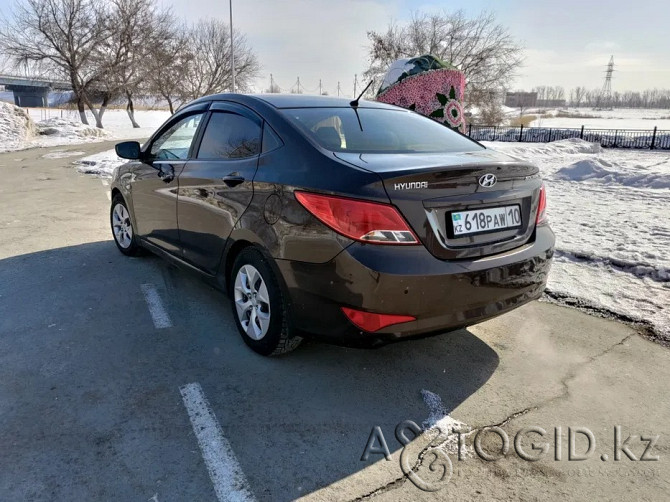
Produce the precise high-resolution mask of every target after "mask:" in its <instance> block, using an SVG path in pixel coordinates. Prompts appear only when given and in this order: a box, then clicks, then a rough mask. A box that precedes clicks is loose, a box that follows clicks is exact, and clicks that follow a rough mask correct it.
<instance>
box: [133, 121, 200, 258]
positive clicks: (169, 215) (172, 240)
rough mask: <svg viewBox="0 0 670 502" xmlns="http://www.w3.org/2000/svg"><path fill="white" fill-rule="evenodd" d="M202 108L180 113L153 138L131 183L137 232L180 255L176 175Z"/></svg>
mask: <svg viewBox="0 0 670 502" xmlns="http://www.w3.org/2000/svg"><path fill="white" fill-rule="evenodd" d="M205 113H206V112H205V111H204V110H192V111H185V112H184V113H180V114H179V115H178V116H176V117H175V118H174V120H171V121H170V122H168V123H167V124H165V126H164V127H163V129H162V130H161V131H160V132H159V133H158V134H156V135H155V136H154V138H152V140H151V142H150V143H149V145H148V146H147V147H146V148H145V149H144V152H143V154H142V162H141V163H139V164H138V166H137V167H136V168H135V169H134V172H133V178H132V183H131V191H132V201H133V212H134V215H135V223H136V227H137V233H138V234H139V236H140V237H141V238H142V239H145V240H146V241H148V242H149V243H151V244H154V245H156V246H159V247H161V248H163V249H165V250H166V251H168V252H170V253H172V254H175V255H177V256H181V244H180V241H179V230H178V227H177V187H178V181H177V177H178V175H179V173H180V172H181V170H182V168H183V167H184V164H185V163H186V161H187V159H188V158H189V155H190V151H191V148H192V146H193V143H194V139H195V137H196V134H197V132H198V129H199V126H200V123H201V122H202V119H203V118H204V116H205Z"/></svg>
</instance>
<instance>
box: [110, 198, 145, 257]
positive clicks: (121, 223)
mask: <svg viewBox="0 0 670 502" xmlns="http://www.w3.org/2000/svg"><path fill="white" fill-rule="evenodd" d="M109 219H110V223H111V226H112V235H113V236H114V242H116V247H118V248H119V251H121V252H122V253H123V254H125V255H128V256H134V255H136V254H137V253H138V252H139V251H140V246H139V244H137V237H136V236H135V231H134V229H133V223H132V221H131V219H130V211H129V210H128V206H127V205H126V201H125V200H124V198H123V196H122V195H121V194H118V193H117V194H116V195H115V196H114V198H113V199H112V207H111V209H110V214H109Z"/></svg>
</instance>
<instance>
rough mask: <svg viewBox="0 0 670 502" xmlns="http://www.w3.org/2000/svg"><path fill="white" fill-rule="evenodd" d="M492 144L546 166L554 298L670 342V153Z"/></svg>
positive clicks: (577, 143)
mask: <svg viewBox="0 0 670 502" xmlns="http://www.w3.org/2000/svg"><path fill="white" fill-rule="evenodd" d="M485 145H486V146H487V147H488V148H492V149H495V150H499V151H502V152H505V153H508V154H510V155H513V156H515V157H519V158H523V159H526V160H529V161H531V162H533V163H535V164H536V165H538V166H539V167H540V171H541V173H542V176H543V178H544V180H545V184H546V187H547V199H548V209H547V212H548V215H549V219H550V223H551V226H552V228H553V230H554V232H555V233H556V240H557V243H556V248H557V251H556V256H555V259H554V265H553V267H552V271H551V273H550V275H549V282H548V290H549V292H550V294H554V295H555V296H557V297H561V298H571V299H576V300H578V301H579V303H581V304H582V305H587V306H590V307H594V308H596V309H600V310H605V311H609V312H611V313H613V314H616V315H618V316H621V317H622V318H628V319H632V320H636V321H641V322H643V323H650V324H651V326H652V327H653V328H654V329H655V330H656V332H658V333H659V334H661V335H662V336H664V337H666V338H670V312H669V311H668V306H670V260H668V249H670V219H669V218H668V211H669V210H670V190H669V189H670V153H668V152H660V151H648V150H619V149H602V148H600V146H599V145H596V144H590V143H586V142H585V141H582V140H579V139H570V140H563V141H555V142H553V143H499V142H489V143H485Z"/></svg>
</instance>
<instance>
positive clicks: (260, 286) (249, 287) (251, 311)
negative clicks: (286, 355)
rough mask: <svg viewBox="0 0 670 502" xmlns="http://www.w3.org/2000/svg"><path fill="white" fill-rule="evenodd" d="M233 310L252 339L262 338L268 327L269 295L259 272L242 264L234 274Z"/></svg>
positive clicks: (251, 266)
mask: <svg viewBox="0 0 670 502" xmlns="http://www.w3.org/2000/svg"><path fill="white" fill-rule="evenodd" d="M234 296H235V310H236V312H237V318H238V319H239V321H240V324H241V325H242V328H243V329H244V331H245V333H246V334H247V336H249V338H251V339H252V340H260V339H261V338H263V337H264V336H265V335H266V334H267V332H268V329H269V327H270V296H269V294H268V288H267V286H266V284H265V281H264V280H263V277H262V276H261V274H260V272H259V271H258V270H257V269H256V268H255V267H254V266H253V265H249V264H247V265H243V266H242V267H240V269H239V270H238V272H237V275H236V276H235V290H234Z"/></svg>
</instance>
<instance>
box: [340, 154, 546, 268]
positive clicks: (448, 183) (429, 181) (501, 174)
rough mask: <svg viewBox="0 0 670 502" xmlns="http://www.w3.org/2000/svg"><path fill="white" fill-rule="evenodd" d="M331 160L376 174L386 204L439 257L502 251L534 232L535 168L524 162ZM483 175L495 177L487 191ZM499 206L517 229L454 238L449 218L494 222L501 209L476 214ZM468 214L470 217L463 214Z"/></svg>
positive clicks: (453, 157) (452, 157) (468, 157)
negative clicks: (515, 219) (512, 216)
mask: <svg viewBox="0 0 670 502" xmlns="http://www.w3.org/2000/svg"><path fill="white" fill-rule="evenodd" d="M336 155H337V157H339V158H340V159H342V160H345V161H347V162H348V163H350V164H353V165H355V166H357V167H360V168H363V169H366V170H369V171H372V172H374V173H376V174H377V175H379V177H380V178H381V179H382V182H383V184H384V187H385V189H386V192H387V194H388V196H389V199H390V200H391V202H392V203H393V204H394V205H395V206H396V207H397V208H398V209H399V210H400V211H401V213H402V214H403V216H404V217H405V218H406V219H407V221H408V222H409V224H410V225H411V226H412V228H413V230H414V231H415V233H416V234H417V236H418V237H419V238H420V239H421V241H422V242H423V244H424V245H425V246H426V248H427V249H428V250H429V251H430V252H431V253H432V254H433V255H434V256H436V257H438V258H441V259H459V258H472V257H479V256H486V255H490V254H494V253H498V252H503V251H506V250H509V249H512V248H515V247H518V246H521V245H523V244H525V243H526V242H527V241H528V240H529V239H530V237H531V235H532V233H533V230H534V227H535V225H534V223H535V215H536V212H537V204H538V199H539V189H540V186H541V180H540V177H539V174H538V168H537V167H536V166H534V165H532V164H529V163H527V162H524V161H521V160H518V159H515V158H513V157H510V156H507V155H504V154H502V153H499V152H495V151H493V150H478V151H474V152H463V153H447V154H445V153H441V154H393V155H390V154H374V153H373V154H359V153H342V152H338V153H336ZM487 175H494V176H495V178H496V182H495V184H493V185H492V186H482V184H480V182H479V180H480V179H482V177H484V176H487ZM489 179H490V177H489ZM484 184H486V183H484ZM501 207H505V208H507V210H509V211H515V209H514V208H517V209H516V210H518V217H519V220H520V221H519V222H518V223H519V224H518V225H515V226H513V227H500V228H499V229H497V230H490V229H489V231H485V232H472V233H466V234H458V235H456V234H455V226H454V224H453V223H452V222H453V219H454V218H461V217H466V216H467V217H468V218H472V217H475V219H477V216H479V217H480V218H481V216H480V213H486V216H489V215H490V216H491V217H492V218H494V217H496V216H497V213H500V212H501V211H502V209H495V210H493V211H484V212H482V211H481V210H483V209H492V208H501ZM467 211H470V213H468V214H467V215H466V214H465V212H467ZM473 211H477V213H475V212H473ZM454 213H456V214H454Z"/></svg>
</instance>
